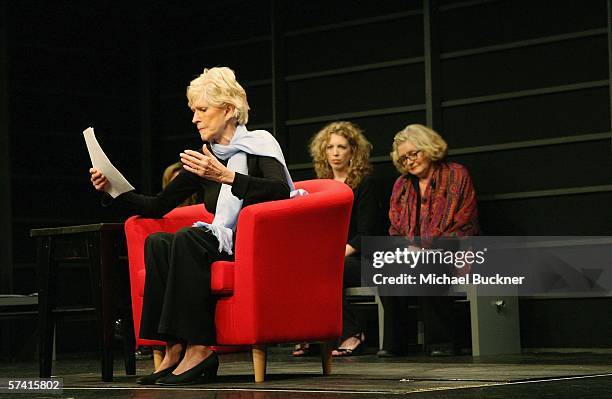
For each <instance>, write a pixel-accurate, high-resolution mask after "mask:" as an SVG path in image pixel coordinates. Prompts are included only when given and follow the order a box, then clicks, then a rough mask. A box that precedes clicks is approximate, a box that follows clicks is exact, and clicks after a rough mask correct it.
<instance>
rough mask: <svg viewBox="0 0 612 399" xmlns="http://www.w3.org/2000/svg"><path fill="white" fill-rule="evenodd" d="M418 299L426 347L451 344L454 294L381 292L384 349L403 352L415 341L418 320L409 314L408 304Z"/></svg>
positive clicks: (453, 332) (453, 339)
mask: <svg viewBox="0 0 612 399" xmlns="http://www.w3.org/2000/svg"><path fill="white" fill-rule="evenodd" d="M417 299H418V303H419V305H420V307H421V317H422V319H423V335H424V338H425V346H426V348H427V346H429V345H435V344H450V345H453V344H454V341H455V337H454V335H455V331H454V326H455V323H454V317H453V316H454V313H453V304H454V298H453V297H448V296H442V297H438V296H427V297H418V298H415V297H406V296H381V297H380V300H381V302H382V304H383V307H384V309H385V334H384V339H383V349H385V350H388V351H392V352H397V353H405V352H406V351H407V350H408V345H409V344H410V343H416V338H417V320H416V319H414V318H411V317H410V316H411V313H410V312H409V311H408V306H409V305H410V304H414V303H416V300H417Z"/></svg>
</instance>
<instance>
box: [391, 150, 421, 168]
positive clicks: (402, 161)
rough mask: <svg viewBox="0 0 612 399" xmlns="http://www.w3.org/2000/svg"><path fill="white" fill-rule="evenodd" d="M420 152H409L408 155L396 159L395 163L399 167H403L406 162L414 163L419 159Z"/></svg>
mask: <svg viewBox="0 0 612 399" xmlns="http://www.w3.org/2000/svg"><path fill="white" fill-rule="evenodd" d="M420 152H421V150H416V151H411V152H409V153H408V154H405V155H402V156H401V157H399V158H397V162H398V163H399V164H400V165H403V164H405V163H406V161H415V160H416V159H417V158H418V157H419V153H420Z"/></svg>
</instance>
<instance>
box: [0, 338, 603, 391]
mask: <svg viewBox="0 0 612 399" xmlns="http://www.w3.org/2000/svg"><path fill="white" fill-rule="evenodd" d="M269 357H270V358H269V361H268V372H267V380H266V382H264V383H259V384H256V383H254V382H252V375H251V373H252V363H251V360H250V354H249V353H238V354H225V355H221V362H222V364H221V367H220V369H219V374H220V375H219V379H218V381H217V382H215V383H214V384H207V385H194V386H190V387H185V388H164V387H157V386H153V387H142V386H139V385H137V384H136V383H135V379H136V377H134V376H125V373H124V370H123V364H122V362H121V359H118V360H117V361H116V362H115V381H114V382H112V383H104V382H101V381H100V374H99V363H98V361H97V359H96V358H95V357H93V356H92V355H89V356H83V357H70V358H62V359H60V360H58V361H57V362H55V363H54V365H53V374H54V375H55V376H58V377H62V378H63V380H64V392H63V394H62V395H46V394H37V395H27V394H2V393H0V397H1V398H15V399H18V398H25V397H37V398H45V397H47V398H59V397H62V398H139V399H154V398H155V399H156V398H181V399H183V398H184V399H187V398H217V399H251V398H253V399H276V398H290V399H293V398H317V399H328V398H329V399H349V398H389V399H391V398H415V399H416V398H423V399H424V398H427V399H434V398H517V397H518V398H556V399H559V398H572V399H574V398H612V355H610V354H605V355H602V354H590V353H573V354H529V355H512V356H497V357H482V358H472V357H471V356H457V357H450V358H430V357H425V356H411V357H403V358H394V359H384V360H383V359H378V358H377V357H376V356H375V355H364V356H357V357H352V358H345V359H335V360H334V366H333V374H332V375H330V376H326V377H325V376H322V375H321V367H320V362H319V359H318V358H317V357H308V358H303V359H296V358H292V357H291V356H290V349H289V348H287V347H284V348H273V349H272V350H271V351H270V352H269ZM37 367H38V366H37V364H36V363H34V362H31V363H12V364H8V363H0V378H6V377H36V376H37V370H38V368H37ZM151 368H152V361H151V360H146V361H145V360H141V361H138V363H137V374H139V375H143V374H146V373H149V372H150V371H151Z"/></svg>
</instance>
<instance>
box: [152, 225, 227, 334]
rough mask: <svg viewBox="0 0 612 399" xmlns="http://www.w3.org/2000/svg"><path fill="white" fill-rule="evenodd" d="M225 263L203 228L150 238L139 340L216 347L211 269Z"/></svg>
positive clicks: (215, 241)
mask: <svg viewBox="0 0 612 399" xmlns="http://www.w3.org/2000/svg"><path fill="white" fill-rule="evenodd" d="M229 259H231V256H229V255H227V254H225V253H220V252H219V242H218V240H217V238H216V237H215V236H214V235H213V234H211V233H210V232H208V231H206V230H205V229H202V228H194V227H188V228H183V229H181V230H179V231H177V232H176V233H174V234H171V233H154V234H151V235H149V236H148V237H147V239H146V241H145V267H146V278H145V288H144V299H143V306H142V319H141V321H140V337H141V338H144V339H154V340H161V341H170V342H174V341H184V342H187V343H190V344H200V345H212V344H214V343H215V336H216V334H215V303H216V299H215V298H214V297H213V296H212V294H211V290H210V269H211V264H212V263H213V262H215V261H217V260H229Z"/></svg>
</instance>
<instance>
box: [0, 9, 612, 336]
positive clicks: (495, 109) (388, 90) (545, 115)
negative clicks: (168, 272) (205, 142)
mask: <svg viewBox="0 0 612 399" xmlns="http://www.w3.org/2000/svg"><path fill="white" fill-rule="evenodd" d="M610 3H611V1H610V0H589V1H575V0H574V1H573V0H557V1H546V0H536V1H526V0H505V1H503V0H475V1H458V0H439V1H435V0H422V1H416V0H415V1H401V0H391V1H384V2H373V1H365V0H353V1H349V0H335V1H331V2H330V1H307V2H306V1H304V2H301V1H281V0H278V1H277V0H264V1H257V2H252V1H238V0H230V1H225V2H215V1H208V2H205V1H163V2H162V1H159V2H158V1H152V0H151V1H139V2H123V3H121V2H113V1H95V2H94V1H43V0H38V1H34V0H24V1H13V2H9V1H6V2H1V3H0V10H1V17H2V20H1V22H2V23H1V24H0V44H1V47H2V48H1V52H0V55H1V58H0V151H1V152H0V163H1V165H0V166H1V168H0V184H2V193H1V194H0V210H1V213H0V219H1V220H0V226H1V229H2V235H3V240H2V243H1V244H0V251H1V252H0V258H1V259H0V262H1V263H0V277H1V279H0V292H5V293H10V292H14V293H30V292H33V291H35V286H36V285H35V267H34V260H35V258H34V250H33V248H34V246H33V245H34V243H33V241H32V240H31V239H30V238H29V237H28V233H29V229H31V228H34V227H44V226H58V225H69V224H85V223H90V222H96V221H100V220H122V219H123V218H124V217H125V214H122V213H121V212H120V211H118V210H113V209H103V208H101V207H100V206H99V196H98V195H97V193H95V192H94V190H93V189H92V188H91V186H90V184H89V180H88V173H87V169H88V167H89V159H88V156H87V152H86V150H85V146H84V143H83V139H82V135H81V131H82V130H83V129H85V128H86V127H88V126H94V127H95V129H96V134H97V136H98V139H99V141H100V143H101V144H102V146H103V148H104V149H105V151H106V152H107V154H109V156H110V158H111V159H112V161H113V162H114V163H115V164H116V165H117V166H118V168H119V169H120V170H121V171H122V172H123V173H124V174H125V175H126V177H127V178H128V179H129V180H130V181H131V182H132V183H133V184H134V185H135V186H137V188H138V189H139V190H140V191H142V192H145V193H154V192H156V191H157V190H159V188H160V179H161V173H162V171H163V169H164V167H165V166H167V165H168V164H170V163H172V162H174V161H176V160H177V158H178V153H179V152H180V151H181V150H183V149H185V148H195V147H197V146H199V140H198V136H197V132H196V131H195V130H194V129H193V127H192V125H191V122H190V120H191V114H190V111H189V109H188V108H187V106H186V100H185V88H186V86H187V85H188V83H189V81H190V80H191V79H193V78H194V77H195V76H197V75H198V74H199V73H200V72H201V70H202V69H203V68H204V67H205V66H208V67H210V66H217V65H227V66H230V67H232V68H233V69H234V70H235V71H236V73H237V76H238V79H239V80H240V81H241V82H242V83H243V85H244V86H245V88H246V90H247V93H248V96H249V103H250V105H251V108H252V112H251V121H250V123H249V127H250V128H251V129H254V128H263V129H268V130H270V131H272V132H274V133H275V134H276V136H277V138H278V140H279V141H280V142H281V144H282V146H283V149H284V151H285V156H286V158H287V160H288V162H289V165H290V169H291V171H292V174H293V175H294V178H295V179H296V180H300V179H304V178H310V177H312V176H313V172H312V169H311V168H310V159H309V157H308V154H307V150H306V146H307V143H308V140H309V138H310V137H311V136H312V134H314V133H315V132H316V131H317V130H318V129H320V128H321V127H322V126H323V125H324V124H326V123H327V122H329V121H333V120H338V119H346V120H351V121H353V122H356V123H357V124H359V125H360V126H361V127H362V128H363V129H365V133H366V136H367V137H368V138H369V140H370V141H371V142H372V143H373V144H374V151H373V154H372V155H373V162H374V164H375V173H376V174H377V176H379V177H381V179H383V180H385V181H386V182H387V183H388V184H390V183H391V182H392V181H393V179H395V177H396V176H397V174H396V172H395V170H394V168H393V167H392V165H391V163H390V161H389V157H388V153H389V150H390V144H391V141H392V138H393V136H394V134H395V133H396V132H397V131H399V130H400V129H401V128H403V127H404V126H405V125H407V124H409V123H424V124H429V125H432V126H433V127H434V128H435V129H436V130H438V131H439V132H440V133H441V134H442V135H443V136H444V137H445V138H446V139H447V141H448V142H449V144H450V148H451V151H450V158H451V159H452V160H455V161H458V162H460V163H463V164H465V165H466V166H467V167H468V168H469V170H470V172H471V173H472V176H473V178H474V182H475V185H476V189H477V191H478V194H479V200H480V205H479V206H480V212H481V222H482V225H483V228H484V230H485V232H486V233H487V234H490V235H610V234H611V233H612V222H611V218H610V211H609V204H610V203H611V202H612V201H611V200H612V183H611V180H612V179H611V178H612V157H611V156H610V155H611V154H610V148H611V138H612V133H611V116H610V104H611V101H610V98H611V93H612V90H611V86H610V84H611V83H610V74H611V72H610V71H611V66H610V57H611V55H610V53H611V52H612V50H611V42H612V39H611V37H612V34H611V33H610V24H611V22H610V20H611V17H610V8H611V7H612V6H611V5H610ZM76 282H77V280H76V279H75V283H76ZM572 303H573V304H574V305H573V306H574V307H576V306H579V307H580V308H581V309H582V310H583V314H585V315H586V316H585V318H584V323H586V324H585V325H583V327H581V328H585V329H586V330H587V331H590V332H591V333H592V334H595V335H597V333H595V332H594V330H597V329H595V328H592V329H591V328H589V327H594V326H600V327H601V326H602V325H603V326H604V327H607V329H605V328H604V329H603V332H602V334H601V337H594V338H593V339H589V338H587V339H584V340H583V341H580V342H574V341H571V346H610V345H612V341H610V338H609V337H610V336H612V335H611V334H608V333H609V332H611V331H612V325H611V324H610V323H611V322H610V321H606V320H605V319H604V318H603V317H602V316H601V315H603V314H606V313H607V312H606V311H603V310H604V309H605V308H606V307H609V306H610V303H609V301H607V300H594V301H590V302H589V301H586V305H587V306H585V302H577V301H573V302H572ZM567 306H568V305H567V304H566V303H559V302H558V301H556V302H555V301H544V302H543V304H531V305H527V303H525V304H523V307H524V308H525V311H524V312H523V313H524V316H523V319H522V325H523V341H524V346H536V347H541V346H551V345H552V346H563V342H562V341H563V340H559V339H557V338H558V335H555V330H556V329H554V328H553V329H549V330H547V331H549V334H548V335H546V334H545V335H539V334H536V333H534V331H539V330H542V326H543V324H542V323H554V322H556V321H551V320H552V319H551V317H553V316H550V317H549V316H547V315H555V317H556V315H557V313H561V314H563V312H562V311H561V310H562V309H564V308H567ZM570 308H572V307H571V306H570ZM555 320H557V319H555ZM561 323H562V322H561ZM602 323H603V324H602ZM562 324H563V323H562ZM566 324H568V325H564V328H569V329H571V328H572V326H571V323H566ZM599 330H602V329H601V328H599ZM583 336H584V335H583ZM553 342H554V345H553V344H552V343H553ZM547 343H550V345H548V344H547ZM567 344H568V345H569V344H570V342H568V343H567Z"/></svg>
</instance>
